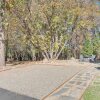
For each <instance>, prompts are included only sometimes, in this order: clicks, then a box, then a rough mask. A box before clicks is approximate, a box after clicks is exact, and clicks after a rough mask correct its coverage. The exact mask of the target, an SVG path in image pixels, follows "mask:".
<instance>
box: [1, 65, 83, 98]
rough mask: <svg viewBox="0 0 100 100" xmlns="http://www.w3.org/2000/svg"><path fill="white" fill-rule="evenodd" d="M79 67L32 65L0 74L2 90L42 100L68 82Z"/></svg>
mask: <svg viewBox="0 0 100 100" xmlns="http://www.w3.org/2000/svg"><path fill="white" fill-rule="evenodd" d="M82 69H84V67H79V66H74V65H73V66H53V65H32V66H29V67H25V68H18V69H12V70H8V71H5V72H0V88H2V89H6V90H9V91H11V92H14V93H18V94H21V95H26V96H28V97H32V98H37V99H41V98H42V97H44V96H46V95H47V94H48V93H50V92H51V91H52V90H54V89H55V88H57V87H58V86H59V85H61V84H62V83H63V82H64V81H65V80H68V79H69V78H70V77H72V76H73V75H74V74H75V73H77V72H78V71H80V70H82Z"/></svg>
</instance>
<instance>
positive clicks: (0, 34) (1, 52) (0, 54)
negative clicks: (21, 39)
mask: <svg viewBox="0 0 100 100" xmlns="http://www.w3.org/2000/svg"><path fill="white" fill-rule="evenodd" d="M3 6H4V0H0V66H5V49H4V48H5V44H4V31H3V19H4V18H3V15H4V7H3Z"/></svg>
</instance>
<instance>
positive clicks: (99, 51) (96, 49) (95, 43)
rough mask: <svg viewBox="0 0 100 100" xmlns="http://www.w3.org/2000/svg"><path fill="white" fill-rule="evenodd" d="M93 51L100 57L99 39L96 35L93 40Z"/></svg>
mask: <svg viewBox="0 0 100 100" xmlns="http://www.w3.org/2000/svg"><path fill="white" fill-rule="evenodd" d="M93 49H94V50H93V51H94V53H95V54H96V55H98V54H99V55H100V37H99V36H98V35H97V36H96V37H94V39H93Z"/></svg>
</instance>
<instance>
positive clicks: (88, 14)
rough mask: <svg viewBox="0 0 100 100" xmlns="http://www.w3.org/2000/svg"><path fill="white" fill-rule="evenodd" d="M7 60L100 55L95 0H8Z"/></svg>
mask: <svg viewBox="0 0 100 100" xmlns="http://www.w3.org/2000/svg"><path fill="white" fill-rule="evenodd" d="M3 6H4V8H5V9H4V11H5V13H4V15H3V18H4V20H3V26H4V27H3V29H4V36H5V48H6V49H5V55H6V61H23V60H42V59H44V58H45V59H48V60H53V59H70V58H71V57H75V58H79V56H80V54H83V55H84V56H90V55H92V54H95V55H96V56H98V58H99V56H100V28H99V22H98V19H99V17H100V15H99V12H100V11H99V9H98V6H96V3H95V2H93V1H92V0H4V3H3Z"/></svg>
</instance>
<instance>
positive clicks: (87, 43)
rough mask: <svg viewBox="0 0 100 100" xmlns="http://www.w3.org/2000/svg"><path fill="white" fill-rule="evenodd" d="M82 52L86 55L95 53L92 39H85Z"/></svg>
mask: <svg viewBox="0 0 100 100" xmlns="http://www.w3.org/2000/svg"><path fill="white" fill-rule="evenodd" d="M82 54H83V56H85V57H88V56H91V55H92V54H93V45H92V43H91V41H90V40H85V43H84V45H83V49H82Z"/></svg>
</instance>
